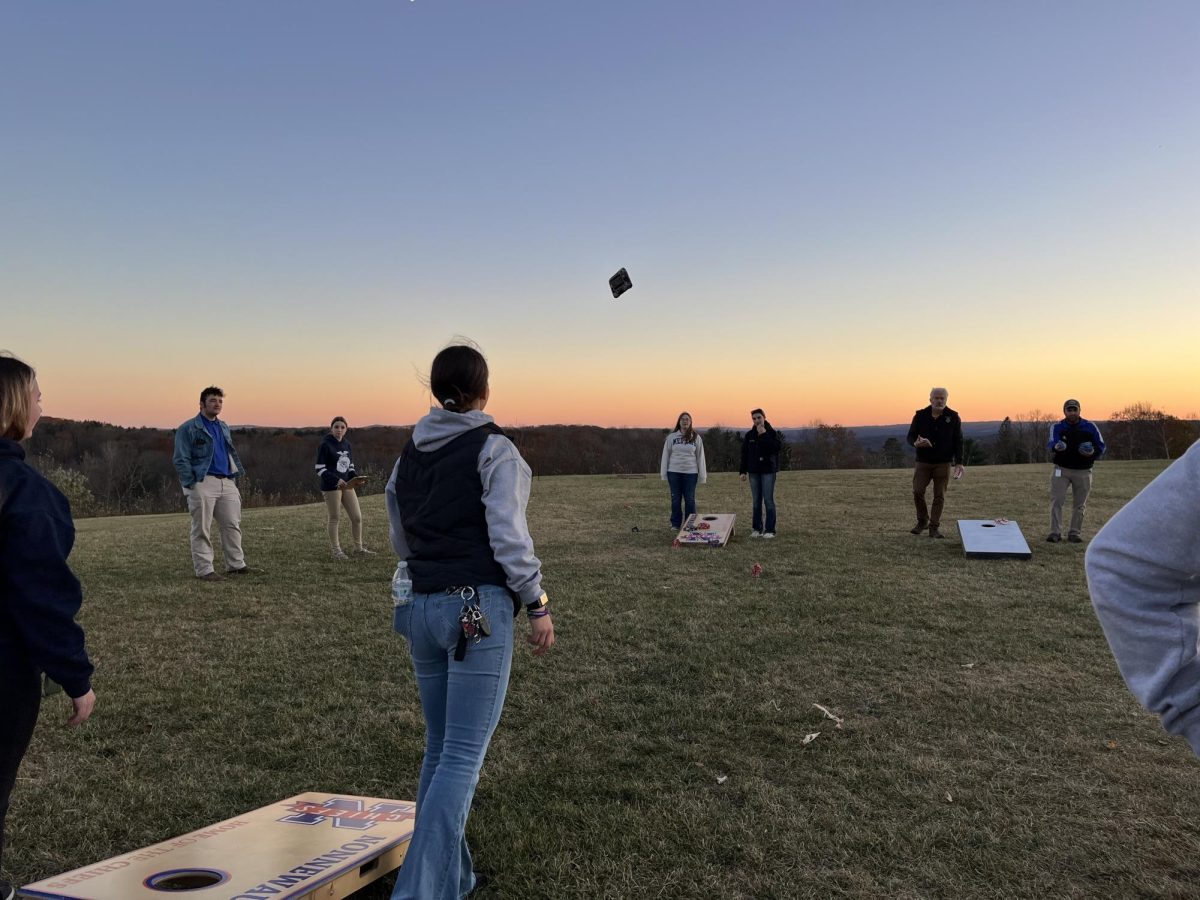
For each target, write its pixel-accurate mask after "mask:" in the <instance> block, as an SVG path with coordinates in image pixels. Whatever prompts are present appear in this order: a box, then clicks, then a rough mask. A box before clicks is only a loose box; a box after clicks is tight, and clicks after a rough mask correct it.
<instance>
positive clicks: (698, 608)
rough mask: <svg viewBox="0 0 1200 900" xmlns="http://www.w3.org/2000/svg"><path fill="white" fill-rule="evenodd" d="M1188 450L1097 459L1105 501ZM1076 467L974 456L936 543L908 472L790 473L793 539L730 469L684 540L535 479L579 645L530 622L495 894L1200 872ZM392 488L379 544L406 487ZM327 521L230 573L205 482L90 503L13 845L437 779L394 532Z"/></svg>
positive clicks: (541, 534)
mask: <svg viewBox="0 0 1200 900" xmlns="http://www.w3.org/2000/svg"><path fill="white" fill-rule="evenodd" d="M1161 468H1162V464H1161V463H1102V464H1101V465H1100V467H1099V469H1098V473H1097V476H1096V483H1095V491H1094V493H1093V495H1092V501H1091V504H1090V510H1089V516H1088V521H1087V524H1086V533H1087V534H1094V532H1095V530H1096V529H1097V528H1098V527H1099V525H1100V524H1101V523H1103V522H1104V520H1105V519H1107V517H1108V516H1110V515H1111V514H1112V513H1113V512H1115V511H1116V509H1118V508H1119V507H1120V505H1121V504H1123V503H1124V502H1125V501H1126V500H1127V499H1128V498H1130V497H1131V496H1133V494H1135V493H1136V492H1137V491H1138V490H1139V489H1140V488H1141V487H1142V486H1143V485H1145V484H1146V483H1147V482H1148V481H1149V480H1150V479H1151V478H1152V477H1153V476H1154V475H1155V474H1156V473H1157V472H1158V471H1159V470H1160V469H1161ZM1048 481H1049V469H1048V467H1047V466H1014V467H986V468H978V469H972V470H969V471H968V473H967V477H966V478H965V479H964V480H963V481H962V482H961V483H957V484H952V486H951V488H950V491H949V497H948V501H947V505H946V514H945V516H944V523H943V530H944V531H946V532H947V534H948V539H947V540H945V541H931V540H930V539H928V538H927V537H914V536H912V535H910V534H909V533H908V528H909V527H910V526H911V525H912V522H913V513H912V509H911V499H910V473H908V472H907V471H859V472H849V471H839V472H788V473H784V474H783V475H782V476H781V477H780V480H779V487H778V501H779V507H780V522H779V529H780V536H779V538H778V539H777V540H775V541H773V542H765V541H758V540H755V541H751V540H749V539H748V537H747V535H748V525H749V521H748V515H749V492H748V489H747V488H746V486H745V485H744V484H742V483H741V482H740V481H738V480H737V478H736V476H734V475H716V476H714V477H713V478H712V480H711V481H710V483H709V484H708V485H704V486H701V487H700V489H699V496H698V500H699V504H700V508H701V510H702V511H713V512H730V511H732V512H736V513H738V515H739V518H740V520H741V522H740V530H739V533H738V534H737V536H736V538H735V540H734V541H733V542H732V543H731V544H730V545H729V546H728V547H727V548H726V549H724V550H715V551H714V550H701V549H678V550H672V549H670V539H671V537H672V534H671V532H670V529H669V527H668V526H667V490H666V486H665V484H663V483H662V482H660V481H659V480H658V479H657V477H647V478H644V479H641V478H618V477H560V478H552V479H540V480H537V481H536V483H535V485H534V492H533V500H532V503H531V509H530V515H531V526H532V529H533V532H534V538H535V541H536V543H537V547H538V551H539V555H540V556H541V557H542V560H543V562H544V566H545V576H546V587H547V590H548V591H549V593H550V596H551V598H552V599H553V604H554V605H553V609H554V613H555V623H556V629H557V633H558V641H559V643H558V645H557V646H556V648H555V649H554V651H553V652H552V653H551V654H550V655H549V656H547V657H545V658H541V659H533V658H532V657H531V656H530V655H529V654H528V652H527V651H526V649H525V646H524V643H523V636H524V630H525V626H524V622H521V623H518V635H519V638H518V639H519V642H520V643H519V647H518V653H517V659H516V662H515V664H514V668H513V678H512V685H511V688H510V692H509V702H508V705H507V707H506V710H505V713H504V718H503V719H502V720H501V723H500V728H499V730H498V732H497V735H496V738H495V740H494V742H493V745H492V749H491V752H490V755H489V757H488V762H487V765H486V767H485V769H484V772H483V777H482V780H481V781H480V785H479V791H478V795H477V798H476V803H475V809H474V812H473V815H472V818H471V821H470V824H469V834H470V836H471V839H472V843H473V846H474V847H475V848H476V851H477V863H478V866H479V867H480V868H481V869H483V870H485V871H488V872H490V873H492V874H493V877H494V879H495V880H494V883H493V886H492V887H490V888H489V889H488V891H487V892H486V896H489V897H506V898H563V897H578V898H584V897H586V898H592V897H597V898H604V897H612V898H616V897H622V898H643V897H697V898H709V897H714V898H716V897H730V898H737V897H763V898H774V897H777V898H785V897H901V898H918V897H921V898H924V897H952V898H969V897H1155V896H1197V894H1200V764H1198V763H1197V761H1196V759H1195V758H1193V756H1192V754H1191V752H1190V750H1189V749H1188V747H1187V745H1186V744H1185V743H1183V742H1182V741H1181V740H1179V739H1176V738H1169V737H1167V736H1166V735H1165V734H1164V733H1163V732H1161V730H1160V729H1159V726H1158V724H1157V722H1156V721H1155V720H1154V719H1153V718H1151V717H1149V716H1147V715H1146V714H1145V713H1143V712H1141V711H1140V710H1139V709H1138V707H1137V706H1136V704H1135V702H1134V701H1133V700H1132V698H1131V697H1130V696H1129V695H1128V693H1127V692H1126V690H1125V687H1124V685H1123V683H1122V682H1121V680H1120V677H1119V675H1118V673H1117V671H1116V667H1115V665H1114V663H1113V661H1112V658H1111V656H1110V654H1109V652H1108V648H1107V645H1106V644H1105V642H1104V638H1103V635H1102V634H1101V632H1100V629H1099V627H1098V625H1097V623H1096V621H1095V618H1094V617H1093V615H1092V611H1091V608H1090V605H1089V603H1088V597H1087V590H1086V586H1085V582H1084V575H1083V552H1084V547H1083V546H1078V545H1071V544H1066V543H1063V544H1058V545H1049V544H1046V543H1044V542H1043V540H1042V539H1043V538H1044V537H1045V533H1046V530H1047V525H1048V518H1049V513H1048ZM364 509H365V514H366V516H367V536H368V539H369V540H368V542H369V544H371V545H373V546H374V547H375V548H376V549H378V550H380V551H385V550H386V518H385V514H384V511H383V507H382V500H381V498H380V497H370V498H367V500H366V502H365V503H364ZM996 516H1007V517H1008V518H1013V519H1017V520H1018V521H1019V522H1020V523H1021V525H1022V528H1023V530H1024V532H1025V535H1026V537H1027V539H1028V540H1029V542H1030V545H1031V546H1032V548H1033V550H1034V558H1033V559H1032V560H1031V561H1028V562H1020V561H975V560H972V561H968V560H965V559H964V558H963V555H962V547H961V545H960V543H959V541H958V539H957V530H956V529H955V528H954V526H953V522H954V520H955V519H956V518H960V517H961V518H985V517H986V518H991V517H996ZM322 518H323V507H319V506H317V505H312V506H304V507H291V508H279V509H263V510H253V511H249V512H247V513H246V515H245V518H244V522H243V525H244V530H245V545H246V549H247V558H248V560H249V561H250V563H251V565H253V566H261V567H262V568H264V569H265V570H266V571H265V572H264V573H263V574H259V575H255V576H253V577H248V578H245V579H231V580H228V581H226V582H224V583H221V584H203V583H199V582H197V581H195V580H194V579H193V578H192V577H191V564H190V559H189V556H188V549H187V527H188V526H187V519H186V517H185V516H183V515H176V516H153V517H141V518H126V519H97V520H88V521H81V522H80V523H79V539H78V544H77V549H76V552H75V555H74V556H73V558H72V561H73V564H74V566H75V568H76V570H77V572H78V573H79V575H80V577H81V578H82V580H83V583H84V588H85V596H86V601H85V605H84V612H83V615H82V621H83V623H84V625H85V627H86V628H87V631H88V635H89V643H90V646H91V648H92V652H93V656H94V658H95V661H96V664H97V675H96V680H95V683H96V690H97V693H98V695H99V703H98V706H97V709H96V714H95V716H94V717H93V719H92V721H91V722H90V723H88V725H87V726H86V727H84V728H83V729H80V730H77V731H68V730H67V729H65V728H62V727H61V725H60V723H61V721H63V720H65V718H66V710H65V701H63V700H62V698H61V697H57V698H52V699H51V700H49V701H47V703H46V705H45V706H44V708H43V714H42V718H43V721H42V722H41V723H40V726H39V729H38V732H37V734H36V736H35V738H34V743H33V746H32V748H31V749H30V752H29V754H28V756H27V757H26V761H25V764H24V767H23V769H22V771H21V778H20V780H19V782H18V785H17V790H16V793H15V796H14V803H13V809H12V812H11V814H10V817H9V839H10V840H9V845H10V846H9V850H8V852H7V854H6V868H7V869H8V874H9V875H10V876H11V877H13V878H14V879H17V880H18V881H19V883H25V882H28V881H31V880H34V879H37V878H42V877H46V876H49V875H52V874H55V873H57V872H60V871H64V870H66V869H70V868H73V867H75V866H79V865H84V864H87V863H90V862H93V861H96V860H99V859H103V858H105V857H108V856H111V855H114V854H116V853H120V852H125V851H128V850H132V849H134V848H137V847H140V846H143V845H146V844H150V843H153V842H156V841H159V840H164V839H166V838H169V837H171V836H174V835H176V834H180V833H182V832H186V831H189V830H192V829H195V828H199V827H200V826H202V825H205V824H208V823H211V822H215V821H218V820H220V819H224V818H228V817H230V816H233V815H235V814H237V813H239V812H241V811H244V810H247V809H251V808H254V807H257V806H261V805H263V804H266V803H269V802H271V801H274V800H277V799H279V798H282V797H286V796H290V795H291V794H294V793H297V792H300V791H304V790H328V791H336V792H347V793H356V794H366V795H374V796H385V797H397V798H407V797H411V796H412V795H413V794H414V792H415V783H416V777H417V771H418V766H419V763H420V758H421V740H422V733H423V729H422V723H421V714H420V710H419V708H418V704H417V699H416V690H415V687H414V683H413V678H412V675H411V671H410V668H409V662H408V657H407V652H406V650H405V648H404V645H403V641H402V640H400V639H399V638H398V637H397V636H395V635H394V634H392V633H391V631H390V600H389V598H388V586H387V581H388V578H389V575H390V571H391V568H392V564H393V563H392V560H391V559H390V553H385V552H381V553H380V555H379V556H377V557H373V558H370V559H367V560H352V561H349V562H335V561H334V560H332V559H330V558H329V554H328V551H327V549H326V546H325V531H324V525H323V521H322ZM634 526H637V527H638V529H639V530H638V531H637V532H634V531H633V530H632V529H633V527H634ZM755 562H759V563H761V564H762V566H763V568H764V573H763V575H762V577H760V578H752V577H751V576H750V568H751V566H752V565H753V564H754V563H755ZM814 704H822V705H823V706H825V707H826V708H828V709H829V710H830V711H831V712H832V713H833V714H835V715H837V716H839V717H841V718H842V719H844V723H843V724H842V726H841V727H837V726H836V725H835V723H834V722H833V721H832V720H831V719H828V718H825V716H824V714H823V713H822V712H821V711H820V710H819V709H817V708H816V707H815V706H814ZM816 732H819V737H817V738H815V739H814V740H812V741H811V742H810V743H808V744H804V738H805V736H806V735H809V734H813V733H816ZM390 881H391V879H390V878H389V879H387V880H386V884H387V886H388V887H390ZM387 892H388V891H387V888H385V887H384V886H382V885H379V886H375V887H374V888H369V889H367V890H365V891H364V892H362V894H361V895H359V896H360V897H361V898H364V900H365V898H381V897H386V896H387Z"/></svg>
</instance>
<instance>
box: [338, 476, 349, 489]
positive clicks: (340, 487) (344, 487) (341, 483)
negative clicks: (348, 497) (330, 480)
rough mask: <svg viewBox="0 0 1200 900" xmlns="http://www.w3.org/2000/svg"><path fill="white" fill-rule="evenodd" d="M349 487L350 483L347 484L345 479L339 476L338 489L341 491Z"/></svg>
mask: <svg viewBox="0 0 1200 900" xmlns="http://www.w3.org/2000/svg"><path fill="white" fill-rule="evenodd" d="M347 487H349V485H347V484H346V482H345V481H343V480H342V479H341V478H339V479H338V485H337V489H338V490H339V491H344V490H345V489H346V488H347Z"/></svg>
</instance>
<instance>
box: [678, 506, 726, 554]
mask: <svg viewBox="0 0 1200 900" xmlns="http://www.w3.org/2000/svg"><path fill="white" fill-rule="evenodd" d="M735 521H737V516H736V515H734V514H733V513H692V514H691V515H690V516H688V517H687V518H686V519H684V521H683V527H682V528H680V529H679V535H678V537H676V538H675V540H674V541H672V543H671V546H672V547H724V546H725V545H726V544H728V543H729V539H730V538H731V537H733V523H734V522H735Z"/></svg>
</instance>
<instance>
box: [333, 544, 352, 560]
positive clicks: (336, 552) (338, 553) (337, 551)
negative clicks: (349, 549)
mask: <svg viewBox="0 0 1200 900" xmlns="http://www.w3.org/2000/svg"><path fill="white" fill-rule="evenodd" d="M332 555H333V558H334V559H349V558H350V557H348V556H347V555H346V554H345V553H343V552H342V548H341V547H334V548H333V554H332Z"/></svg>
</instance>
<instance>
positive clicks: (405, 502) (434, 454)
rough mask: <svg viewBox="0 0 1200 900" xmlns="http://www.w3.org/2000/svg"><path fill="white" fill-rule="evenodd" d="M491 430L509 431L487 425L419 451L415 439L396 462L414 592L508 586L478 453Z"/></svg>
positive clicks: (501, 432) (397, 498)
mask: <svg viewBox="0 0 1200 900" xmlns="http://www.w3.org/2000/svg"><path fill="white" fill-rule="evenodd" d="M491 434H504V432H503V431H501V430H500V428H499V427H498V426H496V425H494V424H491V423H488V424H486V425H481V426H479V427H478V428H473V429H471V430H470V431H466V432H464V433H463V434H461V435H459V436H458V437H456V438H455V439H454V440H452V441H450V442H449V443H448V444H446V445H445V446H443V447H441V448H439V449H437V450H418V449H417V448H416V445H415V444H414V443H413V441H412V440H411V439H410V440H409V442H408V445H407V446H405V448H404V452H403V453H402V454H401V455H400V459H399V461H397V463H396V472H395V475H394V480H395V489H396V505H397V507H398V509H399V511H400V516H401V521H402V522H403V523H404V525H403V527H404V537H405V540H406V541H407V542H408V549H409V556H408V571H409V572H410V573H411V574H412V581H413V590H415V591H418V592H420V593H424V594H427V593H431V592H433V591H440V590H444V589H446V588H448V587H455V586H459V587H461V586H463V585H471V586H472V587H477V586H479V585H481V584H497V585H500V586H501V587H505V586H507V583H508V578H507V576H506V575H505V573H504V569H503V568H502V567H501V565H500V563H498V562H497V561H496V556H495V553H494V551H493V550H492V544H491V539H490V536H489V533H488V523H487V511H486V509H485V508H484V505H483V482H482V480H481V479H480V476H479V468H478V460H479V451H480V449H481V448H482V447H483V444H484V442H485V441H486V440H487V439H488V436H489V435H491Z"/></svg>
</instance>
